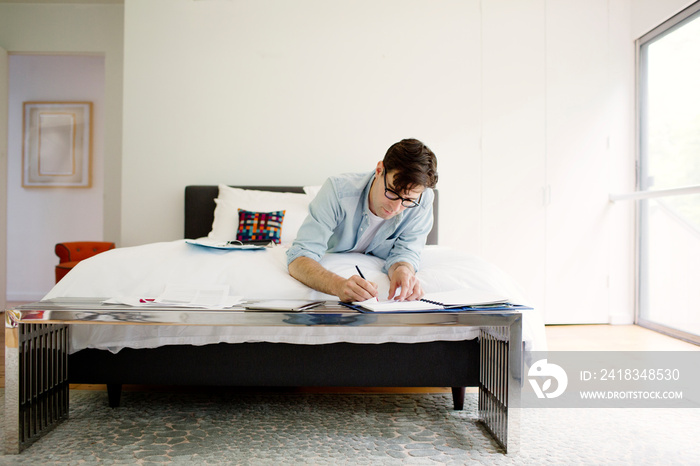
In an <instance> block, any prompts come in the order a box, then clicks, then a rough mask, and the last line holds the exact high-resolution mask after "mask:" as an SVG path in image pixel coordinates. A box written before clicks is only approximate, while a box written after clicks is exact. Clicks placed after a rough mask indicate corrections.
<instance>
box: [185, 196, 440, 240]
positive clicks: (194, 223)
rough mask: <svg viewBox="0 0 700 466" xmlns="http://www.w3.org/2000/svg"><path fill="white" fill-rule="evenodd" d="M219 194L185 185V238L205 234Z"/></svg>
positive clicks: (434, 231) (435, 207)
mask: <svg viewBox="0 0 700 466" xmlns="http://www.w3.org/2000/svg"><path fill="white" fill-rule="evenodd" d="M234 187H236V188H241V189H255V190H258V191H274V192H278V193H303V192H304V188H303V187H301V186H234ZM433 192H434V193H435V201H434V202H433V217H434V219H435V220H434V222H433V229H432V230H431V231H430V234H428V240H427V244H437V239H438V222H437V219H438V204H439V203H438V192H437V190H436V189H434V190H433ZM218 195H219V187H218V186H217V185H199V186H186V187H185V238H187V239H195V238H201V237H202V236H207V235H208V234H209V232H210V231H211V225H212V223H213V222H214V209H215V208H216V203H215V202H214V199H216V198H217V196H218Z"/></svg>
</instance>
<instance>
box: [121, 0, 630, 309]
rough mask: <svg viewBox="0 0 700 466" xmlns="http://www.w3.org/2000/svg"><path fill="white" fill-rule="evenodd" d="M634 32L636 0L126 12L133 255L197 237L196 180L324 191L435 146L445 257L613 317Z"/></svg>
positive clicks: (314, 0) (549, 304) (131, 6)
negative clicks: (382, 162) (483, 265)
mask: <svg viewBox="0 0 700 466" xmlns="http://www.w3.org/2000/svg"><path fill="white" fill-rule="evenodd" d="M630 22H631V12H630V2H629V1H628V0H596V1H594V2H590V1H588V0H586V1H583V0H567V1H556V2H548V1H545V0H518V1H514V0H489V1H486V0H483V1H479V0H471V1H441V2H434V1H429V0H410V1H399V0H394V1H385V2H374V1H369V0H364V1H358V2H343V3H338V2H326V1H321V0H300V1H296V2H291V3H290V2H286V1H283V0H266V1H264V2H257V3H249V2H235V1H234V2H192V1H189V0H153V1H149V2H140V1H131V0H127V2H126V15H125V78H124V115H125V119H124V121H125V126H124V159H123V164H124V165H123V167H124V171H123V183H124V184H123V192H124V195H123V207H124V209H123V216H122V220H123V221H122V239H123V242H124V244H140V243H146V242H151V241H162V240H171V239H176V238H179V237H181V234H182V233H181V231H182V191H183V186H185V185H186V184H194V183H221V182H224V183H230V184H237V183H238V184H265V183H271V184H318V183H320V182H321V181H323V179H324V178H325V177H327V176H328V175H331V174H333V173H337V172H343V171H357V170H367V169H371V168H372V167H373V166H374V164H375V163H376V161H377V160H379V159H380V158H381V157H382V156H383V153H384V151H385V150H386V148H387V147H388V146H389V145H390V144H391V143H393V142H395V141H396V140H398V139H400V138H403V137H417V138H419V139H422V140H423V141H424V142H426V143H427V144H428V145H429V146H430V147H431V148H432V149H433V150H434V151H435V153H436V154H437V156H438V160H439V172H440V181H439V183H438V187H439V189H440V191H441V212H442V217H441V221H440V230H441V234H440V242H441V244H443V245H447V246H452V247H456V248H460V249H463V250H467V251H470V252H474V253H476V254H479V255H482V256H483V257H485V258H486V259H489V260H491V261H493V262H495V263H496V264H497V265H499V266H501V267H502V268H503V269H504V270H506V272H508V273H510V274H511V275H513V276H514V277H515V278H516V279H517V280H518V281H519V282H521V283H522V284H523V286H524V287H525V289H526V290H527V292H528V294H529V295H530V296H531V298H532V303H533V304H535V305H537V306H538V307H539V308H542V309H545V308H551V310H553V312H554V311H555V312H554V314H551V316H552V317H551V319H550V321H553V322H554V321H556V322H567V321H572V320H573V321H583V322H606V321H607V320H608V314H609V303H608V301H609V299H610V294H609V283H610V282H611V276H610V274H611V267H612V266H611V264H615V263H617V262H618V261H619V260H628V259H629V258H630V257H629V255H627V254H626V253H621V252H618V251H617V250H616V249H615V248H613V247H612V246H611V241H613V240H614V241H620V240H619V239H615V238H612V237H611V235H612V233H611V221H612V220H611V216H613V215H615V213H614V212H611V211H610V209H609V203H608V202H607V195H608V193H609V192H610V190H611V186H613V185H615V186H616V187H617V186H621V187H624V188H625V189H632V186H631V184H630V183H628V181H629V178H628V179H627V180H623V182H622V183H618V182H617V181H616V176H617V175H618V174H613V173H611V167H610V163H611V161H612V160H618V159H620V158H621V159H622V160H624V161H625V162H624V163H626V164H629V165H627V166H628V167H630V166H632V161H633V151H632V148H633V144H632V142H633V139H632V137H631V136H632V130H631V129H632V128H633V119H632V117H631V116H632V115H633V111H634V107H633V95H634V94H633V89H634V81H633V76H634V69H633V56H634V55H633V54H634V50H633V46H632V44H633V41H632V38H631V37H630V36H629V35H627V34H624V33H619V32H618V31H625V33H629V29H630ZM619 62H622V63H624V64H626V66H627V68H626V69H624V70H622V69H621V68H620V67H619V66H618V65H617V63H619ZM618 135H619V138H618ZM611 145H612V146H614V147H613V149H610V147H612V146H611ZM581 170H582V171H581ZM613 180H615V181H613ZM546 193H551V196H548V197H545V196H544V194H546ZM144 196H145V198H146V199H148V200H149V202H144ZM164 206H168V208H167V209H165V208H164ZM173 206H174V209H172V207H173ZM155 218H157V219H159V221H158V222H153V219H155ZM629 220H630V219H629V218H624V219H623V222H628V223H623V222H619V223H621V226H622V228H623V229H624V231H623V232H621V233H620V235H621V237H622V238H623V241H625V240H626V242H627V244H628V245H629V244H631V238H632V235H631V232H632V229H631V228H632V224H631V222H629ZM563 227H565V228H563ZM591 252H594V253H595V254H591ZM615 273H617V274H619V275H622V274H625V273H626V274H627V276H626V277H625V276H622V277H621V278H620V280H621V281H622V282H623V283H621V284H620V285H621V287H620V290H622V291H620V292H619V296H620V298H619V299H618V300H617V301H618V302H617V303H616V305H618V306H623V307H624V310H623V311H622V312H623V313H625V315H626V316H628V317H629V319H630V320H631V318H632V312H631V309H632V296H633V295H632V291H631V290H632V287H631V281H630V280H631V276H632V275H631V269H630V268H629V267H626V268H622V269H620V270H616V271H615ZM625 280H626V281H625ZM587 281H589V282H592V283H594V289H595V291H594V292H593V293H590V295H587V296H590V298H588V297H587V298H586V299H583V300H582V302H581V303H580V305H579V306H578V307H577V306H576V305H575V304H574V305H572V304H571V303H570V302H571V291H572V290H573V291H576V292H578V291H579V290H580V289H581V283H585V282H587ZM591 307H593V308H594V309H595V312H592V311H591ZM549 310H550V309H547V311H549Z"/></svg>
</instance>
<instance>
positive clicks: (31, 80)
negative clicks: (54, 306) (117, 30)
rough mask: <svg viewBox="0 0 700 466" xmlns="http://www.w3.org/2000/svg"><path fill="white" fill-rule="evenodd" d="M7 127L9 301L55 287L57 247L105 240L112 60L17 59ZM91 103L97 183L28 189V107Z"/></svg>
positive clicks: (10, 82)
mask: <svg viewBox="0 0 700 466" xmlns="http://www.w3.org/2000/svg"><path fill="white" fill-rule="evenodd" d="M8 68H9V79H8V96H9V97H8V122H7V128H8V131H7V140H8V144H7V147H8V157H7V176H6V179H7V217H6V218H7V271H8V272H7V281H6V286H7V300H8V301H36V300H38V299H41V298H42V297H43V296H44V295H45V294H46V293H47V292H48V291H49V290H50V289H51V288H52V287H53V285H54V283H55V275H54V267H55V265H56V264H57V261H58V258H57V257H56V256H55V254H54V247H55V244H56V243H59V242H64V241H83V240H96V241H99V240H102V239H103V236H104V233H103V217H104V212H103V198H104V187H103V186H104V168H103V165H104V164H103V150H104V149H103V146H104V144H103V140H104V129H103V128H104V124H103V122H104V100H105V97H104V95H105V60H104V56H101V55H68V54H62V55H43V54H12V53H11V54H10V55H9V57H8ZM24 102H91V103H92V113H93V116H92V124H91V131H90V133H91V144H90V145H91V154H90V157H89V163H90V172H91V173H90V177H91V180H92V183H91V186H90V187H88V188H70V187H41V188H34V187H32V188H29V187H23V186H22V177H23V168H22V157H23V127H24V122H23V103H24Z"/></svg>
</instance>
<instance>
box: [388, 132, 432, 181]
mask: <svg viewBox="0 0 700 466" xmlns="http://www.w3.org/2000/svg"><path fill="white" fill-rule="evenodd" d="M384 169H385V170H386V171H387V172H390V171H393V170H396V174H395V175H394V180H393V183H392V187H393V189H394V190H395V191H397V192H398V193H404V192H407V191H411V190H412V189H413V188H414V187H416V186H424V187H426V188H434V187H435V185H436V184H437V180H438V173H437V158H435V154H433V151H431V150H430V149H429V148H428V146H426V145H425V144H423V143H422V142H420V141H419V140H417V139H404V140H403V141H399V142H397V143H396V144H394V145H392V146H391V147H390V148H389V150H387V151H386V155H385V156H384Z"/></svg>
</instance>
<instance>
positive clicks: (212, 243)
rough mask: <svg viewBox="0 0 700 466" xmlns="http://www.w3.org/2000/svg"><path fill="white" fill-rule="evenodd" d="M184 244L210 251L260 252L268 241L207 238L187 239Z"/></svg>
mask: <svg viewBox="0 0 700 466" xmlns="http://www.w3.org/2000/svg"><path fill="white" fill-rule="evenodd" d="M185 243H187V244H191V245H193V246H200V247H203V248H210V249H223V250H226V251H260V250H263V249H265V247H266V246H267V245H269V244H270V241H245V242H243V241H237V240H236V241H217V240H211V239H208V238H202V239H187V240H185Z"/></svg>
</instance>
